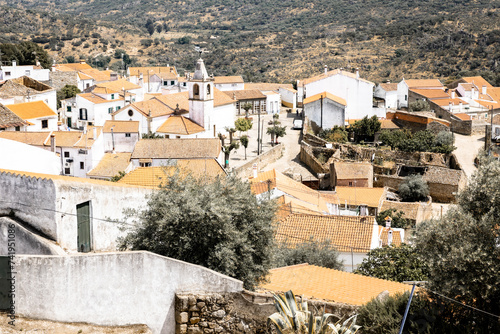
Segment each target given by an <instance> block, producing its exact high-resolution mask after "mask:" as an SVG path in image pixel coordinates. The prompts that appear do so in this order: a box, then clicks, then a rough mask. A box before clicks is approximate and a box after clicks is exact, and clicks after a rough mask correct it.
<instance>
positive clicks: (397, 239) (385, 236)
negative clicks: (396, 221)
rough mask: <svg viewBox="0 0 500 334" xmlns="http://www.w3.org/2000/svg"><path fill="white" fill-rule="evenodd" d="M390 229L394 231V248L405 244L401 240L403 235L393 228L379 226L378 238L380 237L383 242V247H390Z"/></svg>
mask: <svg viewBox="0 0 500 334" xmlns="http://www.w3.org/2000/svg"><path fill="white" fill-rule="evenodd" d="M389 229H391V230H392V244H393V245H394V246H401V244H402V243H403V240H402V238H401V233H399V231H396V230H394V229H392V228H387V227H385V226H382V225H379V226H378V236H379V241H382V245H381V246H388V245H389V243H388V240H389Z"/></svg>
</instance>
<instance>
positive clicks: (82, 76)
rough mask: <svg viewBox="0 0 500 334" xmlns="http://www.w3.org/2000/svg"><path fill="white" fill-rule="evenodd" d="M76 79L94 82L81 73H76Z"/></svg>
mask: <svg viewBox="0 0 500 334" xmlns="http://www.w3.org/2000/svg"><path fill="white" fill-rule="evenodd" d="M78 78H80V80H94V79H93V78H92V77H89V76H88V75H86V74H85V73H81V72H78Z"/></svg>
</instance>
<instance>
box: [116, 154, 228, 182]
mask: <svg viewBox="0 0 500 334" xmlns="http://www.w3.org/2000/svg"><path fill="white" fill-rule="evenodd" d="M176 165H177V167H178V168H179V169H180V171H181V173H191V174H192V175H193V176H194V177H196V178H202V177H209V178H213V177H217V176H220V177H223V176H226V172H225V171H224V169H223V168H222V166H221V165H219V163H218V162H217V161H215V160H214V159H187V160H177V162H176ZM175 170H176V169H175V167H174V166H168V167H139V168H136V169H134V170H133V171H131V172H130V173H128V174H127V175H125V176H124V177H123V178H121V179H120V180H119V181H118V182H119V183H125V184H129V185H138V186H148V187H160V186H161V184H162V182H164V181H165V179H166V178H167V177H168V176H171V175H173V173H174V172H175Z"/></svg>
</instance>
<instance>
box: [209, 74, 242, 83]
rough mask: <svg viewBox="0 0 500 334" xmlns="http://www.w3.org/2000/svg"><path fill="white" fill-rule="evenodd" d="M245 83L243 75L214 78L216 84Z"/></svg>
mask: <svg viewBox="0 0 500 334" xmlns="http://www.w3.org/2000/svg"><path fill="white" fill-rule="evenodd" d="M243 82H244V81H243V77H242V76H241V75H235V76H224V77H214V83H215V84H227V83H243Z"/></svg>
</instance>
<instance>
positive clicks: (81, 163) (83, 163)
mask: <svg viewBox="0 0 500 334" xmlns="http://www.w3.org/2000/svg"><path fill="white" fill-rule="evenodd" d="M80 169H85V162H83V161H80Z"/></svg>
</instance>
